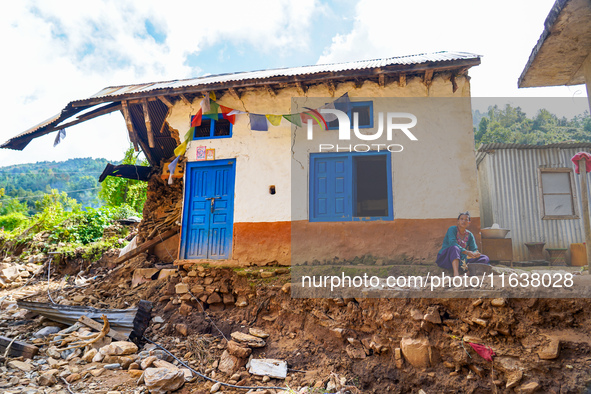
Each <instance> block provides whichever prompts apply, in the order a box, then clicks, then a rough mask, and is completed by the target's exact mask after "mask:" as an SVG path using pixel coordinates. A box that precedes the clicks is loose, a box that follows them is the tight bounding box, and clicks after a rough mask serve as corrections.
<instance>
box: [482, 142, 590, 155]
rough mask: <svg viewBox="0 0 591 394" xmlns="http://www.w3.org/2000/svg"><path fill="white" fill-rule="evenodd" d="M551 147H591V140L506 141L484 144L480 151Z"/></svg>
mask: <svg viewBox="0 0 591 394" xmlns="http://www.w3.org/2000/svg"><path fill="white" fill-rule="evenodd" d="M551 148H591V142H578V141H572V142H568V141H565V142H558V143H555V144H546V145H528V144H506V143H494V144H482V145H481V146H480V148H478V152H482V151H486V150H490V149H551Z"/></svg>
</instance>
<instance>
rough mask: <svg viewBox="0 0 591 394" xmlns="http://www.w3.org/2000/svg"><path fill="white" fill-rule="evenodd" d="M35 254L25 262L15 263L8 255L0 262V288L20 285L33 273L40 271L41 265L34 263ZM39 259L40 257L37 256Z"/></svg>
mask: <svg viewBox="0 0 591 394" xmlns="http://www.w3.org/2000/svg"><path fill="white" fill-rule="evenodd" d="M34 258H35V259H36V258H37V256H31V260H32V261H31V262H30V263H27V264H17V263H15V262H12V259H11V258H10V257H7V258H5V259H4V262H3V263H0V289H2V288H4V287H13V286H20V285H22V284H24V283H25V282H26V281H27V280H29V279H30V278H31V277H32V276H33V275H37V274H39V273H40V272H41V271H42V267H40V266H39V265H37V264H35V263H34V262H35V261H36V260H34ZM39 259H40V258H39Z"/></svg>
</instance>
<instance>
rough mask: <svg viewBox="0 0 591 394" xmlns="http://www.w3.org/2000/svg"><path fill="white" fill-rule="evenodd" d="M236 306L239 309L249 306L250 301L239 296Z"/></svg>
mask: <svg viewBox="0 0 591 394" xmlns="http://www.w3.org/2000/svg"><path fill="white" fill-rule="evenodd" d="M234 305H236V306H237V307H245V306H248V300H247V299H246V297H245V296H238V298H237V299H236V303H235V304H234Z"/></svg>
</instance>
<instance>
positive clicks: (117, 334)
mask: <svg viewBox="0 0 591 394" xmlns="http://www.w3.org/2000/svg"><path fill="white" fill-rule="evenodd" d="M78 321H79V322H80V323H82V324H84V325H87V326H88V327H90V328H93V329H95V330H97V331H99V332H100V331H101V330H102V329H103V324H101V323H99V322H97V321H94V320H92V319H91V318H89V317H88V316H80V318H79V319H78ZM107 336H109V337H111V338H113V339H116V340H118V341H127V340H128V337H127V335H125V334H122V333H120V332H119V331H116V330H113V329H112V328H111V329H110V330H109V332H108V333H107Z"/></svg>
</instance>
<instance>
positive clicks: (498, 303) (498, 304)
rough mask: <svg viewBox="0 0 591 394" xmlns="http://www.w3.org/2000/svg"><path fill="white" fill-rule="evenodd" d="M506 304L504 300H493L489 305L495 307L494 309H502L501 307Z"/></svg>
mask: <svg viewBox="0 0 591 394" xmlns="http://www.w3.org/2000/svg"><path fill="white" fill-rule="evenodd" d="M506 303H507V302H506V301H505V299H504V298H493V299H492V300H491V301H490V304H491V305H492V306H496V307H502V306H505V304H506Z"/></svg>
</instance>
